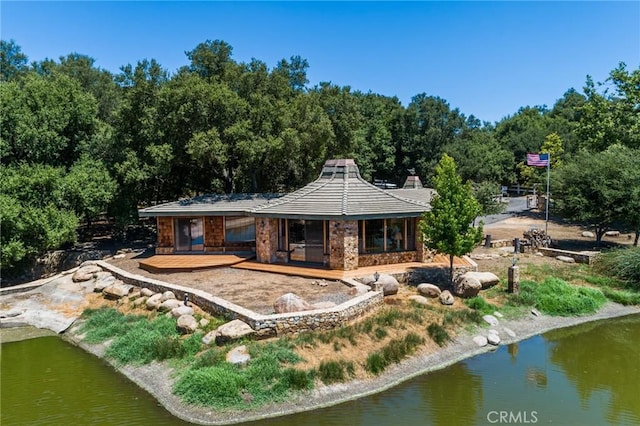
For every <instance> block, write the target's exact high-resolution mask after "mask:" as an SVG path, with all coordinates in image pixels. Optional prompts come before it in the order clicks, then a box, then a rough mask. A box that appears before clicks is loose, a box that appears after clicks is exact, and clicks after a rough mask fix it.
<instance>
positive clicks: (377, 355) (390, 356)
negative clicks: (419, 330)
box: [365, 333, 424, 374]
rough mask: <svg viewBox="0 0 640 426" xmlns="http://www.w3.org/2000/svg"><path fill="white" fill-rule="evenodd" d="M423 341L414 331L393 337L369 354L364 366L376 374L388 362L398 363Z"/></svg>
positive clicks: (388, 363)
mask: <svg viewBox="0 0 640 426" xmlns="http://www.w3.org/2000/svg"><path fill="white" fill-rule="evenodd" d="M423 343H424V339H423V338H422V337H420V336H418V335H417V334H415V333H408V334H407V335H406V336H405V337H404V338H402V339H393V340H391V341H389V343H387V344H386V345H385V346H384V347H383V348H382V349H381V350H379V351H377V352H374V353H372V354H369V356H368V357H367V361H366V363H365V368H366V370H367V371H369V372H371V373H373V374H378V373H380V372H382V371H384V369H385V368H387V366H389V365H390V364H392V363H398V362H400V361H402V360H403V359H404V358H405V357H407V356H408V355H411V354H412V353H413V352H415V350H416V349H417V348H418V346H420V345H422V344H423Z"/></svg>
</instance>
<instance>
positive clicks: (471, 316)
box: [442, 309, 482, 325]
mask: <svg viewBox="0 0 640 426" xmlns="http://www.w3.org/2000/svg"><path fill="white" fill-rule="evenodd" d="M469 323H472V324H482V313H480V312H479V311H476V310H471V309H458V310H455V311H447V312H445V313H444V316H443V318H442V325H460V324H469Z"/></svg>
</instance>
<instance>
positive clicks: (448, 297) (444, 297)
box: [438, 290, 455, 305]
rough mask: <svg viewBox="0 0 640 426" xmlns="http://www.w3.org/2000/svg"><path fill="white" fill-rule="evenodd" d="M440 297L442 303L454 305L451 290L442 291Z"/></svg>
mask: <svg viewBox="0 0 640 426" xmlns="http://www.w3.org/2000/svg"><path fill="white" fill-rule="evenodd" d="M438 298H439V299H440V303H442V304H443V305H453V302H454V300H455V299H454V298H453V295H452V294H451V292H449V290H445V291H443V292H442V293H440V296H438Z"/></svg>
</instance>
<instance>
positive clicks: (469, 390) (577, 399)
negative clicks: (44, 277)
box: [0, 315, 640, 426]
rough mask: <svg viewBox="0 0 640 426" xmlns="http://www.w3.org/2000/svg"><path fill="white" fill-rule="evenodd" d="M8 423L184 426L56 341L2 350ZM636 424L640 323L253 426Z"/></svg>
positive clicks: (591, 330)
mask: <svg viewBox="0 0 640 426" xmlns="http://www.w3.org/2000/svg"><path fill="white" fill-rule="evenodd" d="M0 373H1V381H0V384H1V397H0V398H1V399H0V403H1V405H0V406H1V408H2V411H1V415H0V424H2V425H3V426H8V425H57V424H78V425H104V424H110V425H147V424H154V425H181V424H186V423H184V422H181V421H180V420H178V419H176V418H175V417H173V416H171V414H169V413H168V412H167V411H166V410H165V409H164V408H162V407H161V406H159V405H158V403H157V402H156V401H155V400H154V399H153V398H152V397H151V396H150V395H148V394H147V393H146V392H144V391H142V390H140V389H139V388H138V387H137V386H136V385H134V384H133V383H132V382H130V381H129V380H128V379H126V378H124V377H123V376H122V375H120V374H116V373H115V372H114V370H113V368H112V367H110V366H109V365H108V364H106V363H105V362H104V361H101V360H100V359H98V358H96V357H94V356H92V355H90V354H87V353H86V352H84V351H83V350H82V349H79V348H77V347H75V346H73V345H70V344H68V343H66V342H64V341H63V340H61V339H59V338H57V337H41V338H37V339H31V340H25V341H21V342H14V343H4V344H2V355H1V371H0ZM535 423H539V424H549V423H552V424H557V425H576V424H580V425H605V424H616V425H637V424H640V315H632V316H628V317H622V318H616V319H611V320H605V321H599V322H593V323H588V324H583V325H579V326H576V327H571V328H566V329H562V330H556V331H552V332H549V333H546V334H544V335H542V336H537V337H533V338H531V339H528V340H525V341H522V342H519V343H516V344H512V345H507V346H501V347H500V348H498V349H497V350H496V351H494V352H490V353H486V354H482V355H479V356H476V357H474V358H470V359H468V360H465V361H462V362H459V363H457V364H455V365H452V366H450V367H448V368H445V369H443V370H440V371H437V372H433V373H429V374H425V375H422V376H420V377H417V378H415V379H412V380H410V381H408V382H406V383H404V384H401V385H399V386H396V387H394V388H393V389H390V390H388V391H385V392H382V393H379V394H376V395H373V396H370V397H366V398H361V399H358V400H356V401H351V402H346V403H343V404H339V405H336V406H334V407H329V408H325V409H319V410H314V411H310V412H306V413H300V414H295V415H291V416H286V417H281V418H275V419H270V420H264V421H259V422H252V423H250V424H251V425H256V426H262V425H291V426H293V425H323V426H324V425H326V426H333V425H336V426H337V425H373V424H375V425H474V424H476V425H485V424H488V425H490V424H535Z"/></svg>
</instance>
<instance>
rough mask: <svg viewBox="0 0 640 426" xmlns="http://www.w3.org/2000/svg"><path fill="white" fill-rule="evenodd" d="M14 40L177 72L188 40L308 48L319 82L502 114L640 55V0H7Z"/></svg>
mask: <svg viewBox="0 0 640 426" xmlns="http://www.w3.org/2000/svg"><path fill="white" fill-rule="evenodd" d="M0 7H1V9H0V14H1V25H2V26H1V27H0V35H1V37H2V39H5V40H9V39H14V40H15V42H16V43H17V44H18V45H20V46H21V47H22V51H23V52H24V53H25V54H26V55H27V56H28V57H29V60H30V61H38V60H42V59H44V58H52V59H58V58H59V57H60V56H62V55H66V54H68V53H72V52H77V53H82V54H87V55H89V56H91V57H93V58H95V59H96V64H97V66H99V67H101V68H105V69H107V70H109V71H112V72H118V70H119V68H120V67H121V66H122V65H126V64H129V63H131V64H135V63H136V62H137V61H138V60H141V59H144V58H148V59H151V58H153V59H156V60H157V61H158V62H159V63H160V64H161V65H162V66H163V67H165V68H166V69H168V70H169V71H171V72H174V71H175V70H177V69H178V68H179V67H180V66H182V65H186V64H187V62H188V61H187V58H186V56H185V54H184V52H185V51H188V50H192V49H193V48H194V47H195V46H196V45H197V44H198V43H200V42H203V41H205V40H216V39H221V40H225V41H226V42H228V43H229V44H231V46H233V48H234V50H233V58H234V59H235V60H236V61H239V62H246V61H249V60H251V58H256V59H260V60H263V61H264V62H266V63H267V64H268V65H269V66H270V67H272V66H274V65H275V64H276V63H277V61H278V60H280V59H282V58H289V57H291V56H292V55H300V56H302V57H303V58H306V59H307V60H308V62H309V65H310V68H309V70H308V78H309V80H310V83H309V84H310V85H311V86H313V85H315V84H318V83H319V82H321V81H330V82H332V83H334V84H338V85H348V86H351V87H352V88H353V89H355V90H361V91H363V92H368V91H371V92H374V93H379V94H382V95H387V96H397V97H398V98H399V99H400V101H401V102H402V103H403V104H404V105H408V103H409V102H410V101H411V98H412V97H413V96H414V95H416V94H419V93H423V92H424V93H427V94H428V95H435V96H440V97H442V98H444V99H446V100H447V101H448V102H449V104H450V105H451V107H452V108H459V109H460V111H461V112H463V113H464V114H465V115H471V114H474V115H475V116H476V117H478V118H480V119H482V120H486V121H490V122H494V121H497V120H499V119H501V118H503V117H504V116H506V115H509V114H513V113H515V112H516V111H517V110H518V108H519V107H521V106H525V105H543V104H546V105H548V106H551V105H553V103H554V102H555V101H556V100H557V99H558V98H560V97H561V96H562V95H563V93H564V92H565V91H566V90H567V89H569V88H571V87H574V88H576V89H577V90H581V89H582V87H583V86H584V83H585V79H586V76H587V74H589V75H591V76H592V77H593V78H594V79H595V80H596V81H602V80H604V79H606V78H607V76H608V73H609V71H611V70H612V69H613V68H615V67H616V66H617V64H618V62H620V61H623V62H626V63H627V66H628V69H634V68H637V67H638V66H640V2H638V1H632V2H406V3H404V2H403V3H399V2H329V3H323V2H258V3H254V2H195V1H194V2H124V1H122V2H81V1H76V2H9V1H4V0H3V1H2V2H1V5H0Z"/></svg>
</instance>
